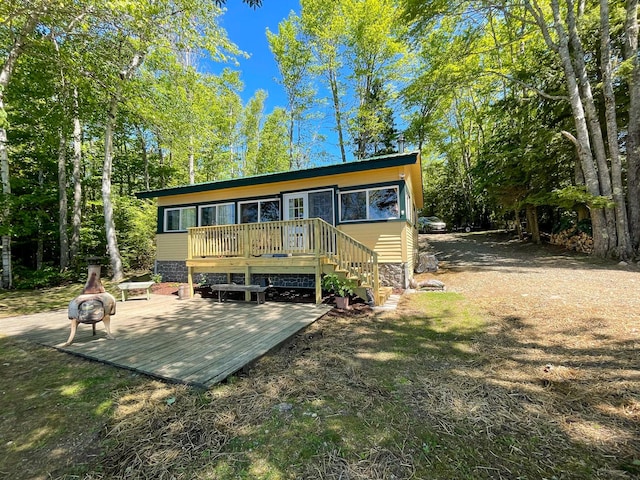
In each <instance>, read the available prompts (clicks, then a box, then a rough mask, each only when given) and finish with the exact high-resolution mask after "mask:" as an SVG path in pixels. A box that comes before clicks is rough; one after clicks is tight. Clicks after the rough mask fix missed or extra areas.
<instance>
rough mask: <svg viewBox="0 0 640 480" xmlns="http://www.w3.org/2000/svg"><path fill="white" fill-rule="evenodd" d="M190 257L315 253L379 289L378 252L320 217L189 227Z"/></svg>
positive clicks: (350, 275) (352, 276) (369, 285)
mask: <svg viewBox="0 0 640 480" xmlns="http://www.w3.org/2000/svg"><path fill="white" fill-rule="evenodd" d="M188 239H189V240H188V242H189V247H188V255H189V259H190V260H192V259H197V258H203V257H205V258H206V257H247V258H248V257H260V256H268V255H282V254H292V255H314V256H316V257H318V258H320V257H326V258H327V259H328V260H329V261H330V262H332V263H334V264H335V265H336V268H337V269H338V270H341V271H343V272H345V274H346V275H347V276H349V277H351V278H354V279H358V280H359V281H360V283H361V285H363V286H366V287H370V288H372V289H373V290H374V293H375V294H376V295H377V292H378V288H379V285H378V256H377V254H376V252H374V251H373V250H371V249H370V248H368V247H366V246H365V245H363V244H361V243H360V242H358V241H357V240H355V239H354V238H352V237H350V236H348V235H346V234H345V233H343V232H341V231H340V230H338V229H337V228H335V227H333V226H332V225H330V224H328V223H327V222H325V221H323V220H321V219H319V218H314V219H308V220H287V221H279V222H264V223H245V224H240V225H220V226H210V227H194V228H190V229H189V236H188Z"/></svg>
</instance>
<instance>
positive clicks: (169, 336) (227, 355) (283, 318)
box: [0, 295, 330, 387]
mask: <svg viewBox="0 0 640 480" xmlns="http://www.w3.org/2000/svg"><path fill="white" fill-rule="evenodd" d="M117 307H118V308H117V313H116V315H115V316H114V317H113V318H112V322H111V328H112V331H113V333H114V335H115V336H116V339H115V340H107V339H106V338H105V332H104V327H103V326H102V325H101V324H98V328H97V335H96V336H95V337H94V336H93V335H92V331H91V327H90V326H89V325H81V326H80V327H79V328H78V333H77V335H76V339H75V341H74V343H73V344H72V345H70V346H69V347H62V344H63V343H64V342H65V341H66V339H67V337H68V334H69V325H70V323H69V320H68V319H67V312H66V310H59V311H55V312H48V313H45V314H37V315H29V316H22V317H13V318H4V319H0V335H9V336H15V337H18V338H21V339H25V340H29V341H32V342H36V343H40V344H43V345H47V346H51V347H54V348H58V349H59V350H62V351H65V352H68V353H71V354H74V355H78V356H81V357H84V358H88V359H92V360H97V361H100V362H103V363H106V364H109V365H114V366H118V367H122V368H127V369H129V370H133V371H136V372H141V373H145V374H148V375H151V376H154V377H157V378H161V379H165V380H169V381H177V382H182V383H187V384H193V385H199V386H203V387H209V386H211V385H213V384H215V383H217V382H219V381H222V380H224V379H225V378H226V377H227V376H229V375H231V374H233V373H234V372H236V371H238V370H240V369H242V368H243V367H244V366H245V365H247V364H249V363H251V362H253V361H254V360H256V359H257V358H259V357H261V356H262V355H264V354H265V353H266V352H268V351H269V350H271V349H272V348H273V347H275V346H276V345H279V344H280V343H282V342H283V341H284V340H286V339H287V338H289V337H290V336H291V335H293V334H295V333H296V332H298V331H299V330H301V329H302V328H304V327H305V326H307V325H309V324H310V323H313V322H314V321H315V320H317V319H318V318H319V317H321V316H322V315H324V314H325V313H326V312H327V311H329V310H330V308H329V307H327V306H325V305H310V304H285V303H273V302H268V303H266V304H262V305H256V304H255V303H254V302H251V303H249V302H247V303H245V302H227V303H217V302H213V301H212V300H211V299H202V298H199V297H196V298H193V299H191V300H177V299H176V298H175V297H170V296H159V295H152V297H151V300H149V301H147V300H142V301H132V300H130V301H127V302H125V303H122V302H118V305H117Z"/></svg>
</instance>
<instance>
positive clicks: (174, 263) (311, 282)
mask: <svg viewBox="0 0 640 480" xmlns="http://www.w3.org/2000/svg"><path fill="white" fill-rule="evenodd" d="M155 273H157V274H160V275H162V281H163V282H178V283H185V282H187V266H186V264H185V262H184V261H178V260H171V261H167V260H158V261H156V267H155ZM379 273H380V285H382V286H385V287H394V288H408V285H409V280H410V278H411V277H412V272H411V271H410V270H409V269H408V268H407V264H406V263H381V264H379ZM193 281H194V282H195V283H227V282H228V281H229V280H228V278H227V274H226V273H197V274H195V275H194V279H193ZM231 281H232V282H233V283H238V284H244V274H243V273H234V274H232V275H231ZM251 282H252V283H254V284H257V285H265V286H267V285H272V286H274V287H283V288H315V275H313V274H296V273H291V274H273V275H269V274H264V273H257V274H254V275H252V278H251Z"/></svg>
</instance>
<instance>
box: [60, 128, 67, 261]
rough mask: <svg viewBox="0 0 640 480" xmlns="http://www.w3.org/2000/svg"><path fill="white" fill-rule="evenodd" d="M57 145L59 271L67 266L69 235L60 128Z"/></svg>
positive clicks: (64, 144)
mask: <svg viewBox="0 0 640 480" xmlns="http://www.w3.org/2000/svg"><path fill="white" fill-rule="evenodd" d="M59 135H60V144H59V145H58V223H59V225H58V228H59V232H60V270H65V269H66V268H67V267H68V266H69V233H68V231H67V215H68V212H67V208H68V202H67V138H66V135H65V134H64V129H63V128H60V133H59Z"/></svg>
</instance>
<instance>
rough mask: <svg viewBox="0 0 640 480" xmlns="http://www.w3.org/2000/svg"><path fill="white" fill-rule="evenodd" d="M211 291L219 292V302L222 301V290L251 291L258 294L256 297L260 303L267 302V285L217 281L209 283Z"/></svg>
mask: <svg viewBox="0 0 640 480" xmlns="http://www.w3.org/2000/svg"><path fill="white" fill-rule="evenodd" d="M208 287H209V288H210V289H211V291H213V292H215V291H217V292H218V302H222V292H250V293H255V294H256V299H257V300H258V304H261V303H265V301H266V298H265V297H266V295H265V293H264V292H265V291H266V290H267V287H262V286H260V285H238V284H235V283H216V284H213V285H208Z"/></svg>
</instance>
